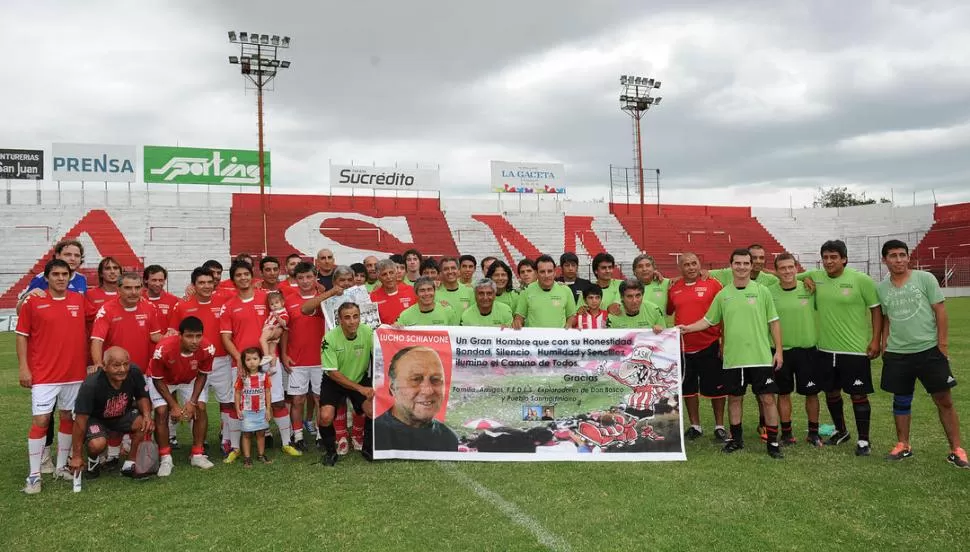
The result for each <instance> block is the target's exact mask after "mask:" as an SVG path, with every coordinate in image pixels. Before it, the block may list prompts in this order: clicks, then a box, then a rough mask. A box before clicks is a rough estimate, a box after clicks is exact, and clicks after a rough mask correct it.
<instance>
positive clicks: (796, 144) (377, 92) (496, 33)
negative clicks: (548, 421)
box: [0, 0, 970, 207]
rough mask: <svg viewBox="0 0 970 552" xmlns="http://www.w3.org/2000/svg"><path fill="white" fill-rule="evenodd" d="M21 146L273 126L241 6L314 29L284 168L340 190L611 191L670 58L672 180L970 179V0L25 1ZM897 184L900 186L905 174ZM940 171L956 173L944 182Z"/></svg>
mask: <svg viewBox="0 0 970 552" xmlns="http://www.w3.org/2000/svg"><path fill="white" fill-rule="evenodd" d="M4 8H5V9H4V10H3V11H4V13H3V18H4V25H3V29H4V32H3V33H0V47H2V48H3V51H6V52H7V59H8V63H7V69H6V71H7V79H6V85H5V86H4V87H3V88H2V89H0V101H2V105H3V108H4V109H3V113H4V116H3V122H2V124H0V146H2V147H14V148H16V147H44V148H48V151H49V146H50V143H51V142H57V141H68V142H102V143H119V144H139V145H140V144H159V145H174V144H176V143H178V144H181V145H186V146H203V147H206V146H221V147H237V148H254V147H255V143H256V130H255V127H256V124H255V95H254V94H253V93H252V92H251V91H247V90H246V89H245V87H244V81H243V78H242V77H241V76H240V75H239V74H238V69H237V67H233V66H230V65H229V64H228V61H227V56H229V55H231V54H233V53H237V54H238V50H236V49H235V48H234V47H233V46H231V45H230V44H229V43H228V39H227V36H226V31H227V30H230V29H234V30H240V31H247V32H259V33H267V34H280V35H289V36H291V37H293V42H292V48H291V49H290V50H289V51H288V52H287V54H288V56H289V59H291V60H292V62H293V65H292V68H291V69H289V70H288V71H287V72H284V73H283V74H282V75H281V77H280V78H279V79H278V82H277V83H276V89H275V90H274V91H273V92H272V93H271V94H270V95H268V96H267V98H266V140H267V145H268V147H269V148H270V149H271V150H272V151H273V165H274V166H273V185H274V188H275V189H277V190H283V189H299V190H302V191H320V192H324V193H325V192H326V190H327V189H328V186H329V175H328V170H327V166H328V162H329V161H330V160H332V161H333V162H334V163H349V162H351V161H354V162H357V163H364V164H370V163H377V164H394V163H401V164H402V165H406V164H410V165H415V164H421V165H435V164H437V165H440V167H441V179H442V185H443V188H444V190H443V194H445V195H448V196H470V195H474V194H483V193H486V192H487V191H488V188H489V160H491V159H501V160H509V161H554V162H562V163H565V165H566V171H567V174H568V177H569V180H568V183H567V186H568V189H569V195H570V196H572V197H574V198H580V199H593V198H608V196H609V166H610V164H614V165H619V166H631V165H632V163H633V161H632V156H633V155H632V150H633V140H632V124H631V122H630V120H629V117H627V116H626V115H625V114H623V113H622V112H621V111H620V110H619V102H618V96H619V92H620V89H619V81H618V77H619V75H621V74H634V75H644V76H651V77H654V78H657V79H660V80H662V81H663V86H662V88H661V89H660V90H659V91H658V92H659V93H660V95H661V96H662V97H663V103H662V104H661V105H660V106H658V108H657V109H655V110H651V111H650V112H649V113H648V114H647V115H646V117H645V119H644V121H643V125H644V127H643V128H644V148H645V149H644V157H645V164H646V165H647V166H648V167H651V168H654V167H656V168H659V169H660V170H661V186H662V189H661V195H662V200H663V201H665V202H684V203H698V202H701V201H703V202H707V203H719V204H740V205H766V206H770V205H778V206H781V205H784V206H787V205H788V203H789V199H790V198H791V199H792V201H793V203H794V205H795V206H796V207H797V206H800V205H804V204H805V203H808V202H810V201H811V198H812V195H813V190H814V189H816V188H818V187H819V186H825V187H828V186H836V185H846V186H849V187H851V188H853V189H854V190H856V191H865V192H867V193H868V194H869V195H870V196H872V197H880V196H886V197H888V196H889V195H890V194H891V193H892V194H893V195H894V197H895V199H896V200H897V201H898V202H901V203H911V202H912V200H913V192H914V191H916V192H917V200H918V201H920V202H923V203H925V202H930V201H932V199H933V195H932V191H935V194H936V198H937V200H938V201H939V202H941V203H948V202H955V201H967V200H970V33H967V31H966V29H968V28H970V3H968V2H966V1H962V0H952V1H944V0H938V1H937V0H921V1H919V2H913V1H899V2H890V1H865V0H852V1H851V2H850V1H846V0H840V1H830V0H817V1H811V2H806V1H770V2H768V1H766V2H760V1H754V0H752V1H743V0H742V1H736V2H725V1H721V0H707V1H701V0H697V1H689V0H684V1H680V2H657V1H651V2H647V1H646V0H641V1H595V2H594V1H592V0H590V1H579V0H549V1H528V2H526V1H521V0H519V1H504V0H503V1H492V2H464V1H458V0H454V1H445V0H441V1H425V0H420V1H418V0H407V1H396V0H384V1H380V2H378V1H369V0H355V1H353V2H336V1H300V2H284V1H277V2H269V1H266V0H264V1H261V2H255V1H252V0H232V1H230V0H219V1H216V0H211V1H210V0H207V1H204V2H200V1H166V2H162V1H154V0H151V1H149V0H146V1H144V2H131V1H123V0H115V1H110V0H106V1H98V0H85V1H84V2H75V1H66V0H64V1H60V2H54V1H33V0H9V1H5V2H4ZM891 190H892V191H891ZM931 190H932V191H931Z"/></svg>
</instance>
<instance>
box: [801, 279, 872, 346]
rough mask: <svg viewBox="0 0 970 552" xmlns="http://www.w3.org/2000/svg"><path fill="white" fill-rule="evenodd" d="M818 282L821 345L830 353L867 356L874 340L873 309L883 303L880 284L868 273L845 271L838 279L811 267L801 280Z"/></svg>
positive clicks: (817, 306) (816, 290) (816, 285)
mask: <svg viewBox="0 0 970 552" xmlns="http://www.w3.org/2000/svg"><path fill="white" fill-rule="evenodd" d="M804 278H811V279H812V280H813V281H814V282H815V307H816V308H817V309H818V348H819V350H822V351H825V352H827V353H842V354H849V355H864V354H866V348H867V347H868V346H869V342H870V341H871V340H872V317H871V315H870V312H869V310H870V309H871V308H873V307H878V306H879V294H878V293H877V292H876V284H875V282H873V281H872V278H870V277H869V276H868V275H867V274H864V273H862V272H858V271H855V270H852V271H850V270H845V271H843V272H842V274H841V275H840V276H839V277H838V278H831V277H829V275H828V273H826V272H825V271H824V270H820V269H817V270H811V271H809V272H806V273H804V276H802V275H801V274H800V275H799V279H804Z"/></svg>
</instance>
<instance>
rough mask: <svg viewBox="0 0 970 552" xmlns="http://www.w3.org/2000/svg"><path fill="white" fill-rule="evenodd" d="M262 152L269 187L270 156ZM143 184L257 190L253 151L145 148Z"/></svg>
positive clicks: (266, 182)
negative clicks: (193, 185) (212, 186)
mask: <svg viewBox="0 0 970 552" xmlns="http://www.w3.org/2000/svg"><path fill="white" fill-rule="evenodd" d="M269 153H270V152H268V151H265V152H263V170H264V173H265V174H264V184H265V186H267V187H268V186H269V185H270V161H269V159H270V156H269ZM144 160H145V183H157V184H209V185H215V186H259V152H258V151H256V150H234V149H211V148H178V147H168V146H145V158H144Z"/></svg>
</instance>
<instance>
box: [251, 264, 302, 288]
mask: <svg viewBox="0 0 970 552" xmlns="http://www.w3.org/2000/svg"><path fill="white" fill-rule="evenodd" d="M259 272H260V274H261V275H262V278H263V279H262V280H260V281H259V282H257V283H256V287H258V288H259V289H261V290H263V291H267V292H269V291H278V292H280V293H282V294H283V296H284V297H286V296H288V295H289V294H291V293H293V292H294V291H296V288H293V287H291V286H290V285H289V284H288V283H287V282H286V280H283V281H280V261H279V259H277V258H276V257H268V256H267V257H263V258H262V259H260V260H259Z"/></svg>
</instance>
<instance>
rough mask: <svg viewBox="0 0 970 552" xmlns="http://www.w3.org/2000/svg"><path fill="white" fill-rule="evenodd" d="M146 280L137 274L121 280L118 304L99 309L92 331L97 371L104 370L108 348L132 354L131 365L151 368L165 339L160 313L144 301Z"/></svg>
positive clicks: (93, 354) (116, 302) (107, 304)
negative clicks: (159, 346) (116, 348)
mask: <svg viewBox="0 0 970 552" xmlns="http://www.w3.org/2000/svg"><path fill="white" fill-rule="evenodd" d="M141 289H142V278H141V276H139V275H138V274H135V273H134V272H128V273H125V274H124V275H123V276H122V277H121V288H120V291H119V293H118V300H117V301H110V302H108V303H105V304H104V306H103V307H101V308H100V309H98V314H97V315H95V317H94V327H93V328H91V358H92V359H93V361H94V365H95V366H96V367H97V368H99V369H100V368H103V367H104V366H103V364H104V360H103V353H104V349H105V348H107V347H114V346H118V347H121V348H122V349H124V350H126V351H128V355H129V356H130V358H131V363H132V364H134V365H135V366H138V367H139V368H143V367H147V366H148V360H149V359H150V358H151V356H152V349H153V348H154V347H155V343H158V341H159V340H160V339H161V338H162V331H163V328H162V325H161V324H160V323H159V320H158V311H157V309H156V308H155V307H153V306H152V305H151V304H150V303H149V302H148V301H143V300H142V295H141Z"/></svg>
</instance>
